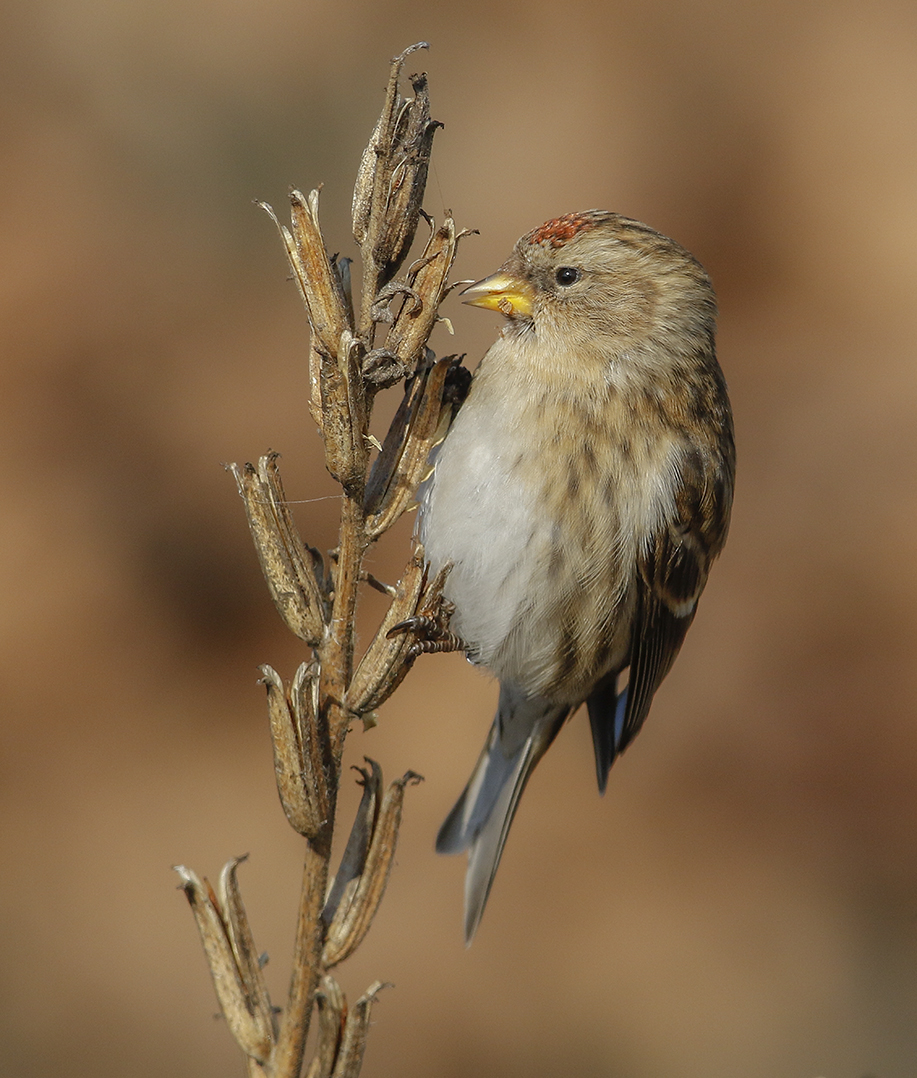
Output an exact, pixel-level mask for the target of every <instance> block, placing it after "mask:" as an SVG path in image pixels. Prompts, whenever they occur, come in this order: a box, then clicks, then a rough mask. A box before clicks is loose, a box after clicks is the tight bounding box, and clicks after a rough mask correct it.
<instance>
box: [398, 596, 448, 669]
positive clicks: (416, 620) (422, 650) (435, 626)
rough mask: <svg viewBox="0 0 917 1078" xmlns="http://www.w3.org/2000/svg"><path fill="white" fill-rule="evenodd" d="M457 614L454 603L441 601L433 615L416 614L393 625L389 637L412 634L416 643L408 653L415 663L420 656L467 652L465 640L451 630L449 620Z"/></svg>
mask: <svg viewBox="0 0 917 1078" xmlns="http://www.w3.org/2000/svg"><path fill="white" fill-rule="evenodd" d="M454 613H455V606H454V605H453V604H452V603H448V602H444V601H442V600H440V603H439V606H438V608H437V610H436V611H435V613H433V614H415V615H414V616H413V617H411V618H405V620H404V621H399V622H398V624H397V625H393V626H392V628H391V629H389V631H388V633H387V635H388V636H390V637H391V636H395V635H396V634H398V633H411V634H412V635H413V636H414V637H415V640H414V643H413V644H412V645H411V647H410V650H409V651H408V659H409V660H410V661H413V660H414V659H416V658H417V656H418V655H434V654H440V653H442V652H447V651H465V650H466V646H465V642H464V640H462V638H461V637H460V636H457V635H456V634H455V633H453V632H451V631H450V629H449V619H450V618H451V617H452V615H453V614H454Z"/></svg>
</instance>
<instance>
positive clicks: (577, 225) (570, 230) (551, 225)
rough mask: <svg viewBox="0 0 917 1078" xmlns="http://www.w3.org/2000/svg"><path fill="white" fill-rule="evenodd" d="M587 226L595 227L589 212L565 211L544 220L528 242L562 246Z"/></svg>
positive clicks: (593, 219)
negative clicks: (562, 214)
mask: <svg viewBox="0 0 917 1078" xmlns="http://www.w3.org/2000/svg"><path fill="white" fill-rule="evenodd" d="M588 228H595V218H594V217H593V216H592V214H590V213H565V214H564V216H563V217H555V218H554V220H553V221H546V222H545V223H544V224H543V225H542V226H541V228H536V229H535V231H534V232H533V233H532V236H531V240H530V241H529V242H530V243H549V244H550V245H551V246H552V247H563V245H564V244H565V243H567V242H568V241H569V240H572V239H573V237H574V236H576V235H577V234H578V233H580V232H583V231H585V230H586V229H588Z"/></svg>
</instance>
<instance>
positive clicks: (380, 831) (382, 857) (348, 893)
mask: <svg viewBox="0 0 917 1078" xmlns="http://www.w3.org/2000/svg"><path fill="white" fill-rule="evenodd" d="M420 781H422V780H421V776H420V775H417V774H415V773H414V772H413V771H408V772H407V774H406V775H404V777H403V778H401V779H396V780H395V781H394V782H393V783H392V784H391V786H389V788H388V790H387V791H386V793H385V797H384V798H383V800H382V805H381V807H380V809H379V812H378V816H377V819H376V823H375V826H374V828H373V833H372V839H371V840H370V844H369V850H368V851H367V854H366V861H365V863H364V865H363V871H362V873H361V874H360V876H359V877H358V878H357V879H356V880H355V881H351V883H350V884H348V886H347V888H346V889H345V893H344V895H343V897H342V899H341V904H340V905H339V906H338V908H337V910H336V912H335V914H334V917H333V918H332V921H331V924H330V925H329V926H328V931H327V934H326V936H325V949H324V950H323V951H322V964H323V965H324V967H325V968H326V969H330V968H331V967H332V966H335V965H337V964H338V962H343V960H344V959H345V958H347V957H348V956H349V955H351V954H353V952H354V951H355V950H356V949H357V947H359V945H360V943H361V942H362V940H363V937H364V936H365V935H366V933H367V932H368V931H369V927H370V925H371V924H372V922H373V918H374V917H375V916H376V910H377V909H378V908H379V903H380V902H381V901H382V896H383V895H384V894H385V886H386V884H387V883H388V876H389V872H390V871H391V867H392V861H393V859H394V857H395V847H396V846H397V844H398V829H399V827H400V826H401V809H402V805H403V804H404V789H405V787H406V786H407V785H408V783H417V782H420ZM354 882H355V883H356V886H355V887H354Z"/></svg>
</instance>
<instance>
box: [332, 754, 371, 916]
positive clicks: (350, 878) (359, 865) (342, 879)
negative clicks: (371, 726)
mask: <svg viewBox="0 0 917 1078" xmlns="http://www.w3.org/2000/svg"><path fill="white" fill-rule="evenodd" d="M364 759H365V760H366V763H367V764H369V770H368V771H367V770H366V768H364V767H356V768H354V770H355V771H357V772H359V774H360V778H359V779H357V782H358V783H359V784H360V785H361V786H362V787H363V796H362V797H361V798H360V804H359V807H358V808H357V814H356V816H355V817H354V821H353V827H351V829H350V835H349V837H348V839H347V845H346V847H345V848H344V854H343V856H342V857H341V865H340V868H339V869H338V871H337V875H336V876H335V877H334V879H333V880H332V882H331V886H330V887H329V888H328V898H327V900H326V901H325V908H324V909H323V910H322V920H323V921H324V922H325V924H331V922H332V921H333V920H334V915H335V914H336V913H337V911H338V908H339V906H340V904H341V901H342V900H344V898H345V896H346V895H347V894H348V889H350V891H351V892H352V890H353V888H352V887H351V884H352V883H353V882H354V881H355V880H357V879H359V877H360V875H361V874H362V872H363V866H364V865H365V864H366V854H367V851H368V850H369V844H370V842H371V840H372V836H373V831H374V829H375V826H376V820H377V819H378V816H379V802H380V801H381V800H382V768H381V767H379V765H378V764H377V763H376V761H375V760H370V759H369V757H368V756H367V757H364Z"/></svg>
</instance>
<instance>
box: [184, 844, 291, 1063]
mask: <svg viewBox="0 0 917 1078" xmlns="http://www.w3.org/2000/svg"><path fill="white" fill-rule="evenodd" d="M240 860H241V858H238V859H236V860H234V861H230V862H229V864H227V865H226V867H225V868H224V869H223V873H222V883H221V887H222V889H223V907H222V908H221V903H220V900H219V899H218V898H217V896H216V895H215V894H214V893H213V891H212V890H211V889H210V887H209V885H208V884H207V881H206V880H203V881H202V880H201V879H200V877H199V876H198V875H197V874H196V873H194V872H192V871H191V870H190V869H187V868H185V866H184V865H176V866H175V871H176V872H177V873H178V874H179V876H180V877H181V881H182V883H181V886H182V890H183V891H184V892H185V895H186V897H187V899H188V902H189V903H190V905H191V910H192V912H193V913H194V919H195V921H196V922H197V927H198V931H199V932H200V935H201V942H202V943H203V945H204V954H205V955H206V957H207V962H208V964H209V966H210V974H211V976H212V978H213V985H214V988H215V989H216V994H217V999H218V1000H219V1003H220V1009H221V1010H222V1012H223V1016H224V1017H225V1019H226V1024H227V1025H228V1026H229V1029H230V1031H231V1033H232V1035H233V1036H234V1037H235V1039H236V1042H237V1043H238V1045H239V1047H240V1048H241V1049H242V1051H243V1052H245V1053H246V1055H248V1056H250V1057H251V1058H252V1059H255V1060H257V1061H258V1062H259V1063H264V1062H265V1061H266V1060H267V1059H268V1057H269V1055H270V1052H271V1048H272V1046H273V1043H274V1028H273V1018H272V1014H271V1009H270V1001H269V1000H268V997H267V990H266V989H265V987H264V981H263V978H262V976H261V970H260V968H259V967H258V963H257V960H256V959H254V947H253V945H252V943H251V933H250V930H249V928H248V919H247V917H246V915H245V910H244V908H243V906H242V901H241V898H240V897H239V895H238V889H237V887H236V884H235V878H234V876H235V868H236V866H237V865H238V864H239V861H240Z"/></svg>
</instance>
